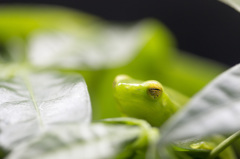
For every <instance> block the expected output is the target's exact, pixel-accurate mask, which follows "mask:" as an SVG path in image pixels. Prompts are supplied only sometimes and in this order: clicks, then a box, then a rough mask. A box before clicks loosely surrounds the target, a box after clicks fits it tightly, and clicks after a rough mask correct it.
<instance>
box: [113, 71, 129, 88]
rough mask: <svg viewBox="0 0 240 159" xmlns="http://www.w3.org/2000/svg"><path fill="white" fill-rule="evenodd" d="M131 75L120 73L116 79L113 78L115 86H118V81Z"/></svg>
mask: <svg viewBox="0 0 240 159" xmlns="http://www.w3.org/2000/svg"><path fill="white" fill-rule="evenodd" d="M129 78H130V77H129V76H128V75H124V74H123V75H118V76H117V77H115V79H114V80H113V88H114V87H115V86H116V84H117V83H119V82H121V81H123V80H126V79H129Z"/></svg>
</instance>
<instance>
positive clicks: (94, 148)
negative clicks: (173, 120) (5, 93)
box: [7, 118, 151, 159]
mask: <svg viewBox="0 0 240 159" xmlns="http://www.w3.org/2000/svg"><path fill="white" fill-rule="evenodd" d="M105 122H106V123H105V124H92V125H87V124H81V125H80V124H68V125H58V126H52V127H51V128H49V129H47V130H46V131H44V132H43V133H42V134H41V135H39V136H38V137H36V138H34V139H32V140H31V141H30V142H28V143H25V144H22V145H20V146H19V147H17V148H16V149H14V151H13V152H12V153H11V154H10V155H9V156H8V157H7V158H8V159H13V158H18V159H28V158H29V159H30V158H36V159H37V158H41V159H46V158H59V159H61V158H63V159H65V158H71V159H75V158H76V159H78V158H89V159H90V158H91V159H93V158H94V159H100V158H133V157H137V156H138V153H140V155H142V156H139V157H141V158H144V154H145V153H144V150H145V149H147V147H148V144H149V143H148V137H151V136H146V134H145V133H146V132H145V130H146V129H144V128H143V127H145V128H148V130H149V131H151V127H150V126H149V125H148V124H147V123H146V122H144V121H141V120H134V119H130V118H127V119H125V118H123V119H121V118H120V119H108V120H107V121H105ZM139 123H140V124H139ZM142 151H143V153H141V152H142Z"/></svg>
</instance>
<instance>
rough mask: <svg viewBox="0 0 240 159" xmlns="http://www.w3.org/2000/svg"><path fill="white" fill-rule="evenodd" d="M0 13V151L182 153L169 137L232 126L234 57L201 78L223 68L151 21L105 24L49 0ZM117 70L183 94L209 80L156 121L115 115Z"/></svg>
mask: <svg viewBox="0 0 240 159" xmlns="http://www.w3.org/2000/svg"><path fill="white" fill-rule="evenodd" d="M0 19H1V21H0V158H4V157H6V158H9V159H13V158H18V159H20V158H24V159H26V158H67V157H68V158H79V157H80V158H81V157H82V158H160V157H162V156H163V157H167V156H169V155H170V156H171V157H173V158H174V156H175V155H176V152H177V153H178V152H179V153H178V154H177V155H180V156H185V155H186V154H184V153H182V152H183V151H182V149H181V145H180V146H179V145H178V146H176V145H177V144H176V141H178V140H183V139H186V138H192V137H196V136H199V135H201V136H207V135H213V134H215V133H218V134H223V135H230V134H231V133H234V132H235V131H237V130H239V129H240V127H239V123H238V121H239V120H238V116H239V113H240V112H239V109H238V105H239V90H240V89H239V86H240V83H239V81H240V80H239V78H240V77H239V72H240V66H239V65H237V66H235V67H234V68H231V69H229V70H227V71H226V72H225V73H223V74H222V75H220V76H218V77H217V78H216V79H215V80H213V81H212V82H210V81H211V80H212V79H214V78H215V77H216V76H217V75H218V74H220V73H221V72H223V71H224V70H226V69H227V67H226V66H224V65H221V64H218V63H215V62H213V61H209V60H206V59H202V58H200V57H195V56H193V55H190V54H188V53H184V52H182V51H179V50H178V49H177V47H176V42H175V40H174V37H173V36H172V35H171V33H170V31H169V30H168V29H167V28H166V27H165V26H164V25H163V24H161V23H160V22H158V21H156V20H153V19H148V20H143V21H141V22H138V23H131V24H116V23H115V24H113V23H109V22H107V21H105V20H103V19H100V18H98V17H94V16H91V15H88V14H85V13H80V12H77V11H73V10H68V9H65V8H60V7H53V6H52V7H48V6H38V7H36V6H2V7H1V8H0ZM122 73H124V74H129V75H130V76H133V77H135V78H139V79H143V80H146V79H156V80H159V81H161V83H163V84H164V85H167V86H170V87H172V88H174V89H176V90H178V91H179V92H182V93H184V94H186V95H188V96H189V97H192V96H193V95H194V94H195V93H197V92H198V91H199V90H201V89H202V88H203V87H204V86H205V85H206V84H207V83H208V82H210V83H209V84H208V85H207V86H206V87H205V88H204V89H203V90H202V91H200V92H198V93H197V94H196V95H194V97H193V98H192V99H191V101H190V102H189V103H188V104H187V105H186V107H185V109H183V110H182V111H180V112H179V113H178V114H176V115H174V116H173V118H171V119H170V120H169V121H168V122H167V123H166V124H165V125H164V126H163V127H161V128H159V129H157V128H154V127H151V126H150V125H149V124H148V123H147V122H146V121H144V120H139V119H134V118H116V117H120V112H119V111H118V110H117V109H116V107H115V101H114V99H113V93H112V88H111V86H112V82H113V79H114V77H115V76H116V75H118V74H122ZM84 79H85V80H84ZM85 81H86V83H85ZM87 87H88V88H87ZM88 91H89V93H88ZM89 94H90V97H91V102H90V97H89ZM91 106H92V110H93V114H91ZM92 117H93V121H94V122H95V121H97V123H93V122H91V118H92ZM110 117H113V118H110ZM223 117H224V118H223ZM105 118H110V119H105ZM100 119H105V120H100ZM201 123H204V124H201ZM160 132H161V133H160ZM223 140H224V137H223V138H221V141H220V140H219V141H218V142H217V145H214V146H213V147H211V149H209V150H207V151H204V152H203V151H199V152H198V153H200V154H204V153H205V152H207V154H209V153H210V151H211V150H212V149H214V148H215V147H216V146H218V144H219V143H220V142H222V141H223ZM173 142H174V144H175V148H176V149H177V150H176V149H172V147H171V145H172V144H173ZM174 144H173V145H174ZM169 146H170V148H169ZM179 149H181V152H180V151H178V150H179ZM184 151H185V150H184ZM230 151H231V150H228V152H229V153H230V155H232V154H233V153H232V152H230ZM189 152H193V150H192V149H191V150H189ZM229 153H228V154H229ZM194 155H196V154H194ZM194 155H191V154H190V156H191V157H193V158H194ZM187 156H188V157H189V154H187ZM200 156H201V155H200ZM178 157H179V156H178ZM195 157H196V156H195ZM220 157H222V156H220ZM222 158H224V156H223V157H222ZM225 158H226V157H225ZM231 158H234V155H232V156H231Z"/></svg>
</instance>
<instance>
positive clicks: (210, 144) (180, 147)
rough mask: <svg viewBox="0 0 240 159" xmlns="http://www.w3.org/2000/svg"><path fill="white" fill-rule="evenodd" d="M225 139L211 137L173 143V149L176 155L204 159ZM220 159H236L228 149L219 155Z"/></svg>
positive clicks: (218, 136) (215, 136) (217, 136)
mask: <svg viewBox="0 0 240 159" xmlns="http://www.w3.org/2000/svg"><path fill="white" fill-rule="evenodd" d="M225 139H226V138H225V137H223V136H221V135H212V136H210V137H207V138H206V137H205V138H201V139H200V138H190V139H186V140H182V141H180V142H174V144H173V149H174V150H175V153H176V155H180V156H181V155H184V156H186V155H187V156H189V157H190V156H191V157H193V158H197V159H200V158H202V159H206V158H207V157H208V156H209V154H210V151H211V150H213V149H214V148H215V147H216V146H217V145H219V144H220V143H221V142H222V141H224V140H225ZM219 158H220V159H236V157H235V154H234V152H233V149H232V148H231V147H228V148H227V149H225V150H224V151H223V152H221V153H220V154H219Z"/></svg>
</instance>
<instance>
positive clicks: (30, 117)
mask: <svg viewBox="0 0 240 159" xmlns="http://www.w3.org/2000/svg"><path fill="white" fill-rule="evenodd" d="M0 97H1V98H0V146H1V147H3V148H5V149H11V148H12V147H14V146H15V145H17V144H19V143H20V141H21V140H23V139H25V138H27V137H29V136H31V135H33V134H36V133H38V132H39V131H42V130H44V129H45V128H47V127H49V126H51V125H56V124H60V123H69V122H77V123H89V122H90V120H91V105H90V99H89V95H88V91H87V87H86V84H85V82H84V80H83V78H82V76H80V75H78V74H61V73H58V72H47V73H44V72H43V73H33V74H28V73H26V74H22V75H17V76H14V77H12V78H9V79H7V80H6V79H1V80H0Z"/></svg>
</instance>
